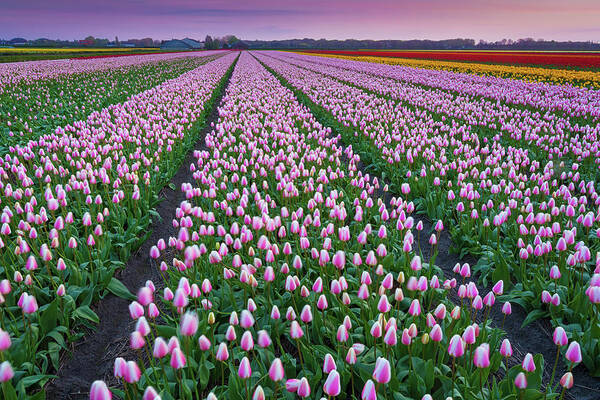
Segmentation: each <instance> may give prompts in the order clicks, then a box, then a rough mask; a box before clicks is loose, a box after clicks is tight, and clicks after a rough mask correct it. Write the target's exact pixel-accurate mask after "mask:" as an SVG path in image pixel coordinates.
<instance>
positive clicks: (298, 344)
mask: <svg viewBox="0 0 600 400" xmlns="http://www.w3.org/2000/svg"><path fill="white" fill-rule="evenodd" d="M296 345H297V346H298V356H299V357H300V367H301V368H302V370H303V371H304V361H303V360H302V349H301V348H300V340H299V339H296Z"/></svg>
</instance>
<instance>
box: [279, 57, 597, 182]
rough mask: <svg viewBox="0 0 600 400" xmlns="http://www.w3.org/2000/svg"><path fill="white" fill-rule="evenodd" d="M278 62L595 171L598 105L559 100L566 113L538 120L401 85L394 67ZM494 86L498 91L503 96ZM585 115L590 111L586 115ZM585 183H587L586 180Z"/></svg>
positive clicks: (505, 107) (519, 111)
mask: <svg viewBox="0 0 600 400" xmlns="http://www.w3.org/2000/svg"><path fill="white" fill-rule="evenodd" d="M281 57H283V58H281ZM279 58H280V59H282V60H285V61H286V62H291V63H293V64H294V65H297V66H300V67H302V68H307V69H309V70H311V71H315V72H318V73H320V74H325V75H327V76H329V77H332V78H334V79H336V80H341V81H343V82H345V83H349V84H351V85H354V86H358V87H360V88H362V89H365V90H368V91H370V92H372V93H376V94H378V95H380V96H383V97H387V98H390V99H393V100H394V101H397V102H399V103H401V104H402V106H405V107H408V108H411V109H412V110H414V112H416V113H421V112H425V113H426V115H427V118H432V119H434V120H435V121H439V122H440V123H443V122H445V120H446V119H447V118H450V119H451V120H454V121H456V122H458V123H460V124H461V125H464V126H466V127H468V129H469V130H470V131H471V132H475V133H477V135H478V136H479V137H480V138H481V140H486V139H487V140H493V141H500V142H501V143H502V144H503V145H504V146H505V147H507V148H508V149H509V151H511V150H512V148H515V149H517V150H520V149H523V150H526V151H527V153H528V156H529V157H530V158H535V159H550V160H555V161H565V162H566V163H568V165H570V164H572V163H575V162H576V163H578V164H581V165H585V169H584V170H585V171H589V173H590V174H592V175H595V174H597V173H598V172H599V171H598V169H600V147H599V146H597V143H598V142H599V136H600V124H599V123H598V119H597V118H590V117H592V116H593V115H594V114H597V113H598V112H600V103H598V104H597V106H596V107H595V108H594V107H590V108H589V109H581V108H579V107H576V105H575V104H573V101H570V100H566V99H565V100H564V101H563V103H562V104H563V105H564V107H563V108H564V109H565V110H567V109H569V110H571V112H569V113H564V112H562V111H560V110H557V109H549V110H547V112H546V113H545V114H544V115H541V114H542V113H541V110H540V109H539V108H537V107H533V106H530V107H528V108H524V107H523V106H522V105H519V104H514V103H513V102H512V101H510V100H509V99H505V100H503V101H501V102H499V101H498V100H500V99H499V98H497V97H496V98H494V97H490V98H482V97H481V96H480V94H473V93H472V91H470V90H468V87H467V88H465V87H463V86H459V87H457V88H456V89H455V90H450V89H447V90H440V89H439V88H438V87H437V86H436V85H435V84H434V83H431V84H432V85H433V86H434V87H431V86H422V84H415V83H413V82H410V79H408V82H407V81H405V80H404V79H405V75H406V74H403V73H402V72H401V71H395V69H398V68H390V67H380V66H377V65H375V66H373V64H368V63H357V62H344V61H339V60H336V61H331V62H324V61H321V60H320V59H318V58H315V57H307V56H291V57H289V56H287V55H285V54H281V56H280V57H279ZM453 78H454V79H448V78H444V82H448V81H449V82H453V81H454V82H455V81H457V80H459V79H460V78H457V77H456V76H455V77H453ZM438 79H439V77H438ZM504 84H506V82H504ZM445 86H447V87H450V86H452V84H451V83H447V84H446V85H445ZM487 86H488V87H493V86H490V85H487ZM498 86H499V87H498V88H497V91H498V92H500V91H501V92H504V93H506V91H505V90H504V89H503V88H502V87H501V86H500V85H498ZM459 88H460V89H459ZM463 89H464V90H463ZM513 89H514V90H513V91H514V92H515V94H516V93H520V95H519V96H518V97H519V98H527V97H529V96H528V94H529V91H527V90H522V89H523V88H513ZM564 95H565V96H566V93H564ZM569 96H570V95H569ZM575 109H577V111H575ZM589 110H594V111H595V112H590V113H588V111H589ZM575 138H577V140H575ZM586 179H590V178H589V177H588V176H586Z"/></svg>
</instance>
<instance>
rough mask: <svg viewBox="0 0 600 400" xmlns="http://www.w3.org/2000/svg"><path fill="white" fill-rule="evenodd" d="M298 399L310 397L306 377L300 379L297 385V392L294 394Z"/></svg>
mask: <svg viewBox="0 0 600 400" xmlns="http://www.w3.org/2000/svg"><path fill="white" fill-rule="evenodd" d="M296 393H297V394H298V396H300V397H308V396H310V385H309V383H308V379H306V377H302V378H301V379H300V383H299V385H298V390H297V392H296Z"/></svg>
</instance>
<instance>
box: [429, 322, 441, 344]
mask: <svg viewBox="0 0 600 400" xmlns="http://www.w3.org/2000/svg"><path fill="white" fill-rule="evenodd" d="M429 337H430V338H431V340H433V341H434V342H441V341H442V339H443V337H444V335H443V332H442V328H441V327H440V326H439V325H438V324H435V325H434V326H433V327H432V328H431V332H429Z"/></svg>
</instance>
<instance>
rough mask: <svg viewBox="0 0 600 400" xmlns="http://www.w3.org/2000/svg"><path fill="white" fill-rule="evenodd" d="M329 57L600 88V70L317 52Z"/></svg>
mask: <svg viewBox="0 0 600 400" xmlns="http://www.w3.org/2000/svg"><path fill="white" fill-rule="evenodd" d="M307 54H311V55H318V56H320V57H327V58H341V59H346V60H355V61H366V62H372V63H379V64H388V65H401V66H406V67H411V68H423V69H432V70H445V71H454V72H461V73H467V74H476V75H482V76H497V77H500V78H510V79H519V80H524V81H527V82H548V83H552V84H558V85H565V84H566V85H573V86H580V87H589V88H594V89H598V88H600V73H599V72H597V71H585V70H577V69H560V68H544V67H538V66H523V65H499V64H485V63H477V62H459V61H442V60H423V59H415V58H403V57H381V56H379V57H377V56H366V55H363V56H349V55H342V54H335V55H334V54H323V53H321V54H318V53H307Z"/></svg>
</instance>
